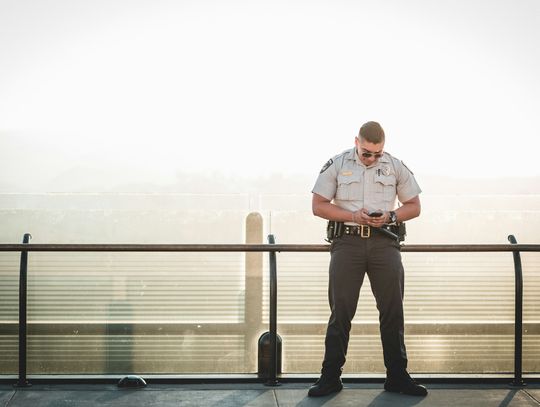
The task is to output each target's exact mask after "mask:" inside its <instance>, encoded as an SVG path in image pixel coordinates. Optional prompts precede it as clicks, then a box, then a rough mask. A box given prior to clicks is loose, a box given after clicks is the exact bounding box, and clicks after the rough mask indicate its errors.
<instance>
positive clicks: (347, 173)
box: [341, 171, 352, 176]
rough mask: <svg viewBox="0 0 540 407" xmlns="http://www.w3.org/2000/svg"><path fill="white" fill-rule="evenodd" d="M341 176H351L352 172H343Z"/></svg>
mask: <svg viewBox="0 0 540 407" xmlns="http://www.w3.org/2000/svg"><path fill="white" fill-rule="evenodd" d="M341 175H345V176H348V175H352V171H343V172H342V173H341Z"/></svg>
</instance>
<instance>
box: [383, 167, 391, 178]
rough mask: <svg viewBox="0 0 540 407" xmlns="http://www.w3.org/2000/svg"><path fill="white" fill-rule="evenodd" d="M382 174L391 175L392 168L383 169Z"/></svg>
mask: <svg viewBox="0 0 540 407" xmlns="http://www.w3.org/2000/svg"><path fill="white" fill-rule="evenodd" d="M382 172H383V174H384V175H386V176H388V175H390V167H386V166H384V167H383V169H382Z"/></svg>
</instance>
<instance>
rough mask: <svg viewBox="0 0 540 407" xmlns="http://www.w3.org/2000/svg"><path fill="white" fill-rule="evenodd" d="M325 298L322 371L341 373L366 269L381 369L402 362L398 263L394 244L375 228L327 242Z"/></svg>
mask: <svg viewBox="0 0 540 407" xmlns="http://www.w3.org/2000/svg"><path fill="white" fill-rule="evenodd" d="M330 252H331V258H330V273H329V274H330V276H329V284H328V300H329V302H330V309H331V312H332V313H331V315H330V320H329V321H328V327H327V331H326V340H325V347H326V351H325V355H324V361H323V368H322V374H323V375H324V376H328V377H336V376H339V375H340V374H341V370H342V367H343V365H344V363H345V356H346V355H347V347H348V344H349V332H350V330H351V321H352V319H353V317H354V314H355V312H356V307H357V304H358V296H359V295H360V288H361V287H362V282H363V281H364V275H365V274H366V273H367V275H368V277H369V281H370V284H371V289H372V291H373V295H374V296H375V300H376V302H377V309H378V310H379V324H380V332H381V341H382V346H383V353H384V364H385V366H386V369H387V371H389V372H397V371H401V370H404V369H406V368H407V352H406V350H405V342H404V335H403V325H404V322H403V287H404V276H403V264H402V263H401V252H400V250H399V244H398V243H397V242H395V241H393V240H392V239H390V238H388V237H386V236H384V235H382V234H379V233H377V232H375V231H373V232H372V235H371V237H370V238H368V239H364V238H362V237H360V236H348V235H344V236H342V237H339V238H337V239H335V240H334V241H333V243H332V247H331V250H330Z"/></svg>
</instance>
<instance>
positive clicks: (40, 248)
mask: <svg viewBox="0 0 540 407" xmlns="http://www.w3.org/2000/svg"><path fill="white" fill-rule="evenodd" d="M30 238H31V235H30V234H28V233H27V234H25V235H24V238H23V243H22V244H0V252H20V253H21V261H20V275H19V369H18V381H17V383H16V386H19V387H26V386H29V385H30V384H29V382H28V379H27V371H26V364H27V354H26V340H27V309H26V302H27V273H28V252H268V253H269V262H270V275H269V283H270V284H269V287H270V318H269V332H270V346H271V361H270V369H269V374H268V377H267V378H266V381H265V384H266V385H269V386H276V385H279V381H278V377H277V362H278V360H277V259H276V253H278V252H327V251H329V248H330V245H327V244H323V245H316V244H276V243H275V238H274V236H273V235H269V236H268V242H269V243H268V244H29V242H30ZM508 240H509V241H510V242H511V244H467V245H456V244H436V245H402V246H401V251H402V252H409V253H418V252H446V253H449V252H512V254H513V258H514V271H515V273H514V276H515V320H514V325H515V330H514V375H513V381H512V383H511V384H512V385H513V386H523V385H524V384H525V383H524V381H523V377H522V373H523V372H522V358H523V348H522V340H523V334H522V332H523V271H522V265H521V257H520V253H521V252H540V244H517V241H516V239H515V237H514V236H513V235H510V236H508Z"/></svg>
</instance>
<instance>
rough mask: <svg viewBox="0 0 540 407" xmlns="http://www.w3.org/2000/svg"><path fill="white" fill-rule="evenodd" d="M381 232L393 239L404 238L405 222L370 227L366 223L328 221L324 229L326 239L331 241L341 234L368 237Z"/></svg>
mask: <svg viewBox="0 0 540 407" xmlns="http://www.w3.org/2000/svg"><path fill="white" fill-rule="evenodd" d="M373 231H375V233H381V234H383V235H386V236H388V237H390V238H392V239H394V240H397V241H403V240H405V234H406V232H405V224H404V223H400V224H399V225H383V226H381V227H380V228H372V227H370V226H368V225H345V224H344V223H343V222H335V221H328V226H327V229H326V235H327V239H326V240H327V241H329V242H331V241H332V240H333V239H334V238H336V237H341V236H343V235H350V236H360V237H361V238H363V239H368V238H370V237H371V236H372V232H373Z"/></svg>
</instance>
